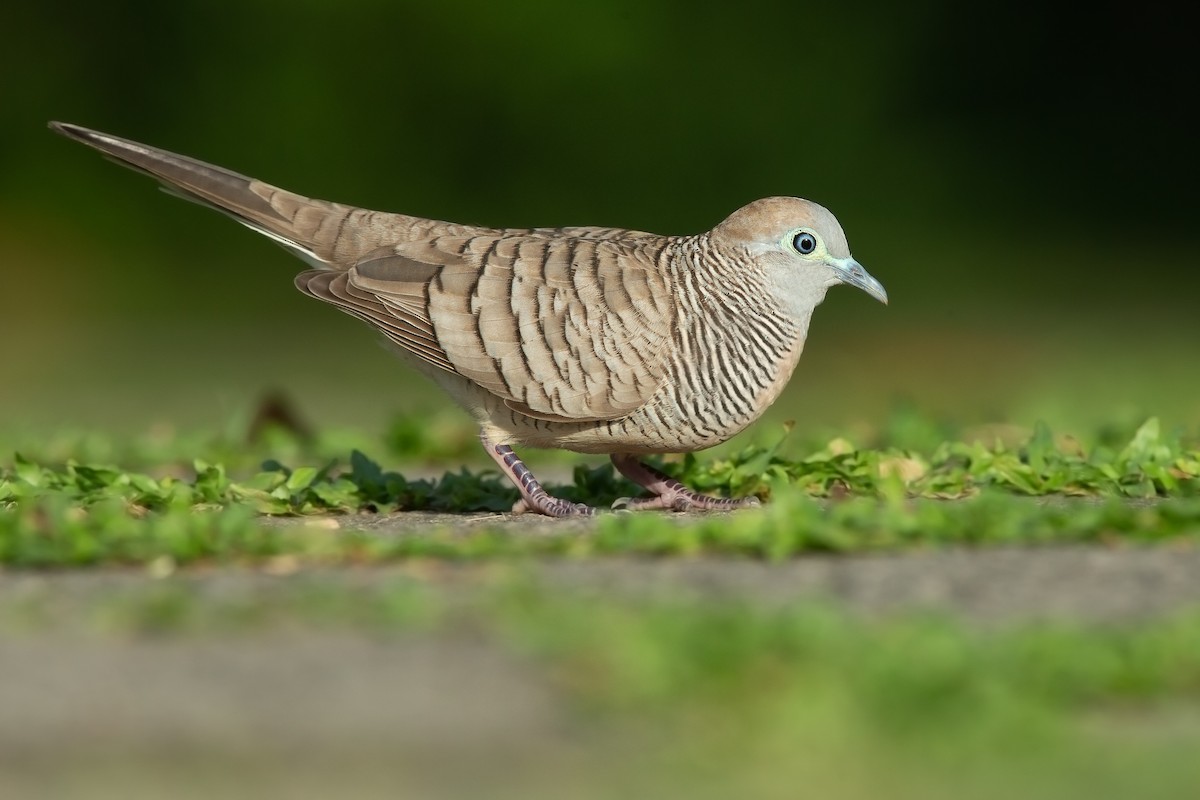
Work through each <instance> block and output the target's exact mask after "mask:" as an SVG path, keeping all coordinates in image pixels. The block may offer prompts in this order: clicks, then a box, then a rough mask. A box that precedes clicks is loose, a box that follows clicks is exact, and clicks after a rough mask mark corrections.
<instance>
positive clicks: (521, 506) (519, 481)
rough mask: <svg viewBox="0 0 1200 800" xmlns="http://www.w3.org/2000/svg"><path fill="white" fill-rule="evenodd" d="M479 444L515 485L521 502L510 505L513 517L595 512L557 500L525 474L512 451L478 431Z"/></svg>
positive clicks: (587, 507) (522, 466) (574, 515)
mask: <svg viewBox="0 0 1200 800" xmlns="http://www.w3.org/2000/svg"><path fill="white" fill-rule="evenodd" d="M479 441H480V442H482V443H483V449H484V450H487V454H488V455H489V456H491V457H492V460H493V461H495V462H496V463H497V464H498V465H500V470H501V472H503V473H504V474H505V475H507V476H508V479H509V480H510V481H512V482H513V483H514V484H516V487H517V490H518V491H520V492H521V499H520V500H518V501H517V502H516V503H515V504H514V505H513V509H512V510H513V513H514V514H524V513H526V512H528V511H535V512H537V513H538V514H545V515H546V516H548V517H576V516H592V515H593V514H595V513H596V509H594V508H591V507H590V506H585V505H584V504H583V503H572V502H570V501H569V500H563V499H562V498H560V497H554V496H553V495H551V494H550V493H549V492H547V491H546V490H545V489H543V488H542V485H541V484H540V483H538V480H537V478H535V477H533V473H532V472H530V471H529V467H527V466H525V465H524V464H523V463H522V462H521V459H520V458H518V457H517V454H516V453H514V452H513V449H512V448H511V447H509V446H508V445H506V444H495V443H493V442H492V441H491V440H490V439H488V438H487V436H486V435H484V433H483V432H482V431H481V432H480V433H479Z"/></svg>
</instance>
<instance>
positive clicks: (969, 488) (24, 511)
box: [0, 419, 1200, 566]
mask: <svg viewBox="0 0 1200 800" xmlns="http://www.w3.org/2000/svg"><path fill="white" fill-rule="evenodd" d="M782 444H783V443H782V442H777V443H775V445H773V446H771V447H760V446H752V447H748V448H745V449H743V450H742V451H741V452H739V453H736V454H734V455H733V456H732V457H729V458H723V459H718V460H713V461H708V462H705V461H701V460H700V459H698V458H696V457H695V456H690V455H689V456H687V457H686V458H685V459H684V460H683V461H682V462H681V463H675V464H667V465H665V468H667V469H668V470H673V471H674V472H675V473H676V474H677V475H678V476H679V477H680V478H681V479H682V480H684V481H685V482H686V483H688V484H689V485H692V486H694V487H696V488H699V489H701V490H704V491H712V492H721V493H731V494H743V493H753V494H758V495H760V496H764V497H768V498H769V502H768V503H767V505H766V506H765V507H764V508H763V509H760V510H754V511H745V512H739V513H737V514H732V515H727V514H716V515H698V516H695V517H688V518H686V519H687V524H678V523H679V518H676V517H674V516H673V515H670V514H655V513H643V514H610V515H604V516H603V517H602V518H601V519H600V520H599V521H598V522H597V523H596V524H594V525H592V526H590V527H588V528H587V530H586V532H585V533H580V531H579V529H577V528H564V529H562V530H561V531H554V530H553V529H548V530H547V534H546V535H540V536H536V537H530V536H527V535H524V532H523V531H521V530H518V529H514V528H496V526H495V525H486V524H485V525H482V526H479V527H477V528H472V529H470V530H468V531H465V532H464V531H462V530H455V531H446V532H438V531H437V530H434V529H430V528H428V527H427V528H426V529H423V530H422V531H421V535H420V536H388V537H379V536H368V535H366V534H362V533H354V532H352V531H345V530H343V531H340V532H339V533H338V534H337V535H331V534H330V533H329V530H328V529H320V528H312V527H306V526H296V525H293V526H291V527H278V526H275V527H264V526H263V525H262V524H261V522H260V519H261V516H260V515H268V516H311V515H318V514H330V513H334V514H362V513H368V514H369V513H375V512H385V511H392V510H398V509H407V510H413V509H419V510H427V511H453V512H464V511H504V510H507V509H508V508H510V507H511V505H512V503H513V502H514V500H516V497H517V495H516V492H515V490H514V489H513V488H512V487H511V486H510V485H509V483H508V481H506V480H504V479H503V478H502V477H501V476H499V475H498V474H497V473H495V472H494V471H493V472H487V473H482V474H480V473H474V472H471V471H470V470H467V469H462V470H460V471H458V472H447V473H445V474H444V475H442V476H441V477H440V478H437V479H436V480H429V479H409V478H406V477H405V476H404V475H403V474H401V473H399V472H393V471H388V470H384V469H383V468H382V467H381V466H380V465H379V464H378V463H376V462H375V461H372V460H371V459H370V458H368V457H367V456H365V455H364V454H363V453H361V452H360V451H357V450H356V451H353V452H352V453H351V456H350V458H349V463H348V464H345V465H343V464H341V463H339V462H338V461H336V460H333V461H329V462H328V463H326V464H325V465H324V466H321V467H314V466H300V467H295V468H289V467H287V466H284V465H282V464H280V463H279V462H277V461H274V460H268V461H266V462H264V463H263V464H262V466H261V469H260V470H259V471H258V472H256V473H253V474H250V475H249V476H248V477H245V478H238V477H234V476H231V475H230V474H229V472H228V471H227V470H226V469H225V467H224V466H223V465H222V464H219V463H212V462H209V461H205V460H201V459H197V460H195V461H194V462H193V463H192V468H191V470H190V473H191V474H190V476H189V477H184V476H182V475H179V474H176V473H175V472H174V471H169V472H168V474H165V475H161V476H158V477H156V476H154V475H151V474H147V473H142V472H131V471H126V470H122V469H119V468H117V467H113V466H107V465H96V464H80V463H77V462H75V461H71V460H68V461H67V462H66V463H65V464H62V465H57V466H56V465H48V464H44V463H36V462H34V461H32V460H30V459H27V458H24V457H22V456H21V455H19V454H18V455H16V456H15V457H14V459H13V462H12V464H11V466H8V467H5V468H3V469H0V563H7V564H14V565H26V566H52V565H69V564H93V563H105V562H116V563H149V562H151V561H153V560H154V559H158V558H168V559H171V560H172V561H173V562H177V563H190V562H195V561H201V560H211V559H216V560H250V561H256V560H261V559H264V558H270V557H272V556H275V555H279V554H292V555H296V556H298V557H302V558H305V559H309V560H314V561H320V562H332V563H351V562H358V561H364V560H365V561H387V560H392V559H400V558H409V557H413V556H435V557H439V558H454V559H463V558H466V559H470V558H483V557H495V556H529V555H569V556H580V555H588V554H612V553H626V554H629V553H640V554H648V555H668V554H671V555H687V554H695V553H724V554H738V555H742V556H747V557H753V558H765V559H777V558H786V557H789V556H792V555H795V554H798V553H803V552H811V551H833V552H845V551H860V550H878V549H889V548H897V547H903V546H906V545H909V544H912V543H917V542H925V543H947V544H948V543H957V544H971V543H989V542H991V543H999V542H1019V543H1034V542H1050V541H1059V542H1062V541H1093V540H1098V539H1106V538H1111V537H1123V538H1133V539H1143V540H1153V539H1159V538H1163V537H1170V536H1191V535H1195V534H1197V533H1198V532H1200V491H1198V490H1200V451H1198V450H1197V449H1196V448H1195V447H1193V446H1188V445H1185V444H1184V443H1183V442H1182V440H1181V439H1180V437H1178V436H1170V435H1165V434H1164V433H1163V432H1162V431H1161V430H1160V428H1159V425H1158V423H1157V421H1155V420H1153V419H1151V420H1149V421H1147V422H1146V423H1145V424H1143V425H1142V426H1141V427H1140V428H1139V429H1138V430H1137V431H1136V433H1135V434H1134V435H1133V436H1132V437H1131V438H1130V439H1129V440H1128V441H1127V442H1125V443H1124V444H1123V445H1122V446H1120V447H1119V448H1112V447H1107V446H1104V445H1098V446H1097V447H1096V448H1095V449H1093V450H1092V451H1091V452H1090V453H1085V452H1083V451H1082V449H1081V448H1079V447H1078V446H1076V445H1074V444H1072V443H1071V442H1070V441H1069V440H1065V439H1057V438H1056V437H1054V436H1053V435H1052V434H1051V432H1050V431H1049V430H1048V429H1047V428H1046V427H1045V426H1038V427H1037V428H1036V429H1035V430H1034V431H1033V433H1032V435H1030V436H1029V437H1028V438H1027V439H1026V440H1025V441H1024V442H1023V443H1020V444H1019V445H1016V446H1009V445H1006V444H1004V443H1003V442H1002V441H999V440H997V441H995V442H993V443H992V444H991V445H988V444H985V443H983V442H979V441H974V442H970V443H968V442H946V443H942V444H939V445H937V446H936V447H935V448H934V449H933V451H932V452H931V453H928V454H924V453H918V452H914V451H912V450H908V449H901V448H897V447H885V448H880V449H873V450H858V449H855V448H853V447H852V446H851V445H850V444H849V443H848V442H847V441H845V440H844V439H834V440H832V441H830V442H828V443H827V444H826V445H825V446H824V447H822V448H821V449H820V450H818V451H816V452H814V453H812V454H811V455H809V456H807V457H806V458H803V459H790V458H788V457H786V456H784V455H781V451H782V450H783V447H782ZM552 490H553V491H555V492H557V493H560V494H562V495H564V496H566V497H569V498H570V499H572V500H575V501H578V502H587V503H591V504H595V505H605V504H607V503H610V502H611V501H612V500H614V499H616V498H617V497H620V496H624V495H630V494H634V493H636V492H635V487H633V486H632V485H630V484H629V483H628V482H626V481H624V480H623V479H620V478H618V477H616V476H615V475H614V473H613V470H612V469H611V467H610V466H609V465H602V466H598V467H587V466H577V467H576V469H575V473H574V481H573V483H572V484H571V485H568V486H562V487H552ZM1047 495H1057V496H1058V498H1057V499H1052V500H1049V501H1038V500H1035V499H1033V498H1032V497H1031V496H1047ZM1063 496H1079V497H1080V499H1073V498H1068V497H1063ZM946 498H957V499H959V501H958V502H945V500H946ZM1088 498H1090V499H1088ZM1148 498H1153V500H1154V501H1153V502H1145V500H1146V499H1148ZM1135 500H1136V501H1140V502H1132V501H1135ZM499 519H500V518H497V520H499ZM348 527H350V528H353V527H355V526H354V523H353V521H352V520H351V521H350V523H349V524H348Z"/></svg>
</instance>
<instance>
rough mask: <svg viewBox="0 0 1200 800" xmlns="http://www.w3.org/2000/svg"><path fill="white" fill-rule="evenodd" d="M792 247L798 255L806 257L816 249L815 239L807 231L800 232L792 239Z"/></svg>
mask: <svg viewBox="0 0 1200 800" xmlns="http://www.w3.org/2000/svg"><path fill="white" fill-rule="evenodd" d="M792 247H794V248H796V252H797V253H799V254H800V255H802V256H806V255H808V254H809V253H811V252H812V251H813V250H816V249H817V237H815V236H813V235H812V234H811V233H809V232H808V231H800V232H799V233H797V234H796V235H795V236H794V237H792Z"/></svg>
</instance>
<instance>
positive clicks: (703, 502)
mask: <svg viewBox="0 0 1200 800" xmlns="http://www.w3.org/2000/svg"><path fill="white" fill-rule="evenodd" d="M610 458H611V459H612V463H613V466H614V467H616V468H617V471H618V472H620V473H621V474H622V475H624V476H625V477H626V478H629V480H631V481H633V482H634V483H636V484H637V485H638V486H641V487H642V488H644V489H647V490H649V491H650V492H652V493H653V494H654V497H641V498H635V499H633V500H628V501H626V502H625V505H624V507H625V508H627V509H629V510H630V511H640V510H643V509H649V508H667V509H670V510H672V511H694V510H703V511H729V510H731V509H735V508H746V507H750V506H757V505H759V502H758V498H757V497H742V498H739V499H731V498H728V497H713V496H711V495H707V494H700V493H699V492H693V491H692V490H691V489H689V488H687V487H686V486H684V485H683V484H682V483H680V482H679V481H677V480H675V479H674V478H672V477H671V476H669V475H667V474H666V473H664V472H662V471H660V470H657V469H655V468H654V467H651V466H649V465H648V464H644V463H642V462H641V461H639V460H638V459H637V458H635V457H634V456H631V455H624V454H614V455H612V456H610ZM614 507H615V506H614Z"/></svg>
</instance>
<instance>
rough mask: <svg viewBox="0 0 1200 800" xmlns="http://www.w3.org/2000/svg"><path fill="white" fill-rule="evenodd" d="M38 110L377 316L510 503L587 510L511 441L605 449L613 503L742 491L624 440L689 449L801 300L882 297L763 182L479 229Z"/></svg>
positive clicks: (751, 408)
mask: <svg viewBox="0 0 1200 800" xmlns="http://www.w3.org/2000/svg"><path fill="white" fill-rule="evenodd" d="M50 127H51V128H53V129H54V130H55V131H57V132H59V133H61V134H64V135H66V136H68V137H70V138H72V139H76V140H78V141H80V142H83V143H84V144H87V145H89V146H91V147H94V148H95V149H97V150H99V151H100V152H101V153H103V154H105V155H106V156H109V157H111V158H113V159H114V160H116V161H117V162H118V163H121V164H123V165H125V166H128V167H131V168H133V169H136V170H138V171H141V172H144V173H147V174H149V175H150V176H152V177H154V178H156V179H158V180H159V181H160V182H161V183H163V184H164V188H166V189H167V190H168V191H170V192H171V193H173V194H177V195H180V196H182V197H183V198H185V199H188V200H193V201H196V202H199V203H201V204H203V205H206V206H210V207H212V208H215V209H217V210H218V211H222V212H224V213H225V214H228V215H229V216H231V217H233V219H235V220H237V221H238V222H240V223H242V224H243V225H246V226H247V227H249V228H252V229H253V230H255V231H258V232H259V233H261V234H264V235H265V236H268V237H270V238H271V239H274V240H275V241H276V242H278V243H279V244H281V245H283V246H284V247H285V248H287V249H288V250H290V251H291V252H292V253H294V254H295V255H297V256H299V257H300V258H301V259H303V260H304V261H306V262H308V264H310V265H311V266H312V269H307V270H305V271H303V272H301V273H300V274H299V275H297V276H296V279H295V283H296V287H297V288H298V289H299V290H300V291H301V292H304V293H305V294H307V295H309V296H311V297H315V298H317V299H318V300H323V301H325V302H327V303H330V304H331V305H333V306H335V307H337V308H339V309H341V310H342V311H344V312H346V313H349V314H352V315H354V316H356V317H358V318H360V319H362V320H364V321H366V322H367V323H368V324H370V325H371V326H373V327H375V328H376V329H378V330H379V331H380V332H381V333H382V334H383V335H384V336H385V337H387V339H388V340H389V341H390V343H392V344H393V345H394V349H395V350H396V351H397V352H398V353H399V354H400V355H401V356H402V357H403V358H404V359H405V360H406V361H407V362H408V363H410V364H412V365H413V366H414V367H416V368H417V369H419V370H420V371H421V372H423V373H425V374H426V375H428V376H429V377H430V378H432V379H433V380H434V381H435V382H436V383H437V384H438V385H440V386H441V387H442V388H443V389H444V390H445V391H446V392H448V393H449V394H450V396H451V397H453V398H454V399H455V400H456V401H457V402H458V403H459V404H460V405H462V406H463V407H464V408H465V409H466V410H467V411H468V412H469V413H470V414H471V416H472V417H474V418H475V421H476V422H477V423H478V424H479V428H480V433H479V438H480V441H481V442H482V443H483V446H484V448H485V449H486V450H487V452H488V455H489V456H491V457H492V458H493V459H494V460H495V462H496V463H497V464H498V465H499V467H500V469H501V470H502V471H503V472H504V474H505V475H507V476H508V477H509V478H510V479H511V480H512V482H513V483H514V484H515V485H516V487H517V489H518V490H519V491H520V494H521V499H520V500H519V501H518V502H517V504H516V505H515V506H514V507H513V511H514V512H517V513H520V512H523V511H533V512H539V513H542V514H547V515H550V516H569V515H576V514H593V513H595V510H594V509H592V508H590V507H588V506H585V505H581V504H576V503H571V502H568V501H567V500H564V499H561V498H558V497H554V496H552V495H550V494H549V493H548V492H547V491H546V490H545V489H544V488H542V486H541V484H539V483H538V481H537V480H536V479H535V478H534V476H533V474H532V473H531V472H530V471H529V469H528V468H527V467H526V466H525V465H524V464H523V463H522V462H521V460H520V459H519V458H518V457H517V455H516V453H515V452H513V449H512V448H513V445H518V446H520V445H528V446H530V447H555V448H564V449H567V450H572V451H576V452H581V453H604V454H607V455H609V456H610V458H611V459H612V462H613V464H614V466H615V467H616V468H617V470H619V471H620V472H621V473H622V474H623V475H625V476H626V477H627V478H629V479H630V480H632V481H633V482H634V483H637V484H639V485H641V486H642V487H644V488H645V489H647V490H648V491H649V492H650V496H649V497H646V498H639V499H634V500H624V499H623V500H622V501H618V502H619V503H624V504H625V506H626V507H627V508H630V509H644V508H667V509H674V510H685V509H729V508H735V507H738V506H742V505H751V504H755V503H757V500H756V499H755V498H744V499H740V500H734V499H726V498H719V497H711V496H707V495H702V494H699V493H696V492H694V491H692V490H690V489H688V488H687V487H685V486H683V485H682V484H681V483H679V482H678V481H676V480H674V479H673V478H671V477H669V476H667V475H666V474H665V473H663V472H661V471H659V470H658V469H656V468H654V467H652V466H650V465H648V464H645V463H643V462H642V461H641V460H640V458H639V457H640V456H642V455H646V454H654V453H678V452H690V451H693V450H701V449H704V448H707V447H712V446H713V445H717V444H720V443H722V442H724V441H726V440H727V439H729V438H730V437H732V436H733V435H735V434H737V433H738V432H740V431H741V430H743V429H744V428H745V427H746V426H747V425H749V424H750V423H751V422H753V421H754V420H755V419H757V418H758V417H759V416H760V415H761V414H762V413H763V411H765V410H766V408H767V407H768V406H770V405H771V403H773V402H774V401H775V399H776V398H777V397H778V396H779V393H780V392H781V391H782V390H783V387H784V385H785V384H786V383H787V381H788V379H789V378H790V377H791V374H792V371H793V369H795V367H796V362H797V360H798V359H799V358H800V352H801V350H802V348H803V346H804V340H805V336H806V334H807V331H808V324H809V320H810V319H811V317H812V313H813V310H814V309H815V308H816V307H817V305H818V304H819V303H820V302H821V301H822V300H824V298H825V292H826V291H827V290H828V289H829V287H831V286H835V285H837V284H839V283H847V284H850V285H852V286H857V287H858V288H860V289H862V290H864V291H865V292H867V293H868V294H869V295H871V296H872V297H874V298H876V299H878V300H880V301H881V302H884V303H886V302H887V293H886V292H885V291H884V288H883V286H882V285H881V284H880V283H879V281H877V280H876V279H875V278H873V277H871V275H869V274H868V273H867V271H866V270H865V269H863V267H862V266H861V265H860V264H859V263H858V262H857V261H855V260H854V259H853V258H852V257H851V255H850V249H849V247H848V245H847V243H846V236H845V234H844V233H843V232H842V228H841V225H839V224H838V221H837V219H836V218H834V216H833V214H831V213H830V212H829V211H827V210H826V209H825V208H823V207H821V206H819V205H817V204H816V203H812V202H809V201H807V200H801V199H799V198H795V197H769V198H766V199H763V200H757V201H755V202H752V203H750V204H749V205H747V206H745V207H743V208H741V209H739V210H737V211H735V212H734V213H733V214H731V215H730V216H729V217H728V218H727V219H725V220H724V221H723V222H721V223H720V224H719V225H717V226H716V227H715V228H713V229H712V230H711V231H708V232H707V233H701V234H699V235H695V236H659V235H655V234H651V233H642V232H639V231H630V230H618V229H615V228H596V227H576V228H522V229H513V228H503V229H498V228H483V227H475V226H471V225H460V224H456V223H449V222H438V221H435V220H430V219H422V218H420V217H411V216H407V215H404V214H393V213H385V212H380V211H370V210H367V209H363V208H355V207H353V206H347V205H341V204H339V203H331V202H326V201H322V200H312V199H309V198H307V197H302V196H300V195H297V194H293V193H291V192H288V191H284V190H283V189H277V188H275V187H274V186H270V185H268V184H266V183H263V182H261V181H258V180H254V179H253V178H247V177H245V176H243V175H239V174H237V173H235V172H231V171H229V170H226V169H222V168H221V167H216V166H212V165H209V164H205V163H203V162H200V161H197V160H195V159H191V158H187V157H185V156H180V155H175V154H173V153H169V152H166V151H164V150H159V149H157V148H154V147H148V146H146V145H143V144H138V143H136V142H132V141H129V140H126V139H121V138H118V137H116V136H110V135H108V134H105V133H99V132H97V131H92V130H88V129H87V128H82V127H79V126H77V125H69V124H66V123H60V122H52V123H50Z"/></svg>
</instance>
